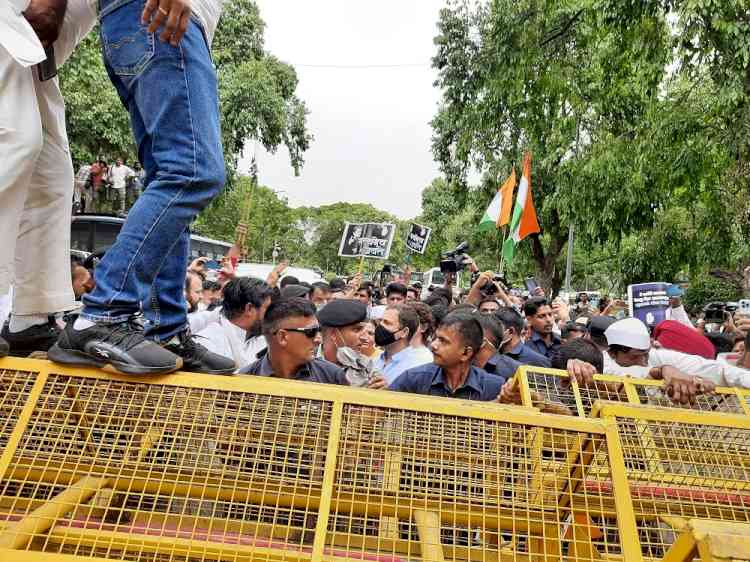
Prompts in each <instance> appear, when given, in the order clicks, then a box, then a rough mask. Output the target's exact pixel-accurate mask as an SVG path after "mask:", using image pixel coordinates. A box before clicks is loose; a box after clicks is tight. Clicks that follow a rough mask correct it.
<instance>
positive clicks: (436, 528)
mask: <svg viewBox="0 0 750 562" xmlns="http://www.w3.org/2000/svg"><path fill="white" fill-rule="evenodd" d="M414 522H415V523H416V524H417V531H418V532H419V544H420V545H421V547H422V562H445V555H444V554H443V547H442V545H441V544H440V517H439V516H438V514H437V513H435V512H434V511H425V510H422V509H417V510H415V511H414Z"/></svg>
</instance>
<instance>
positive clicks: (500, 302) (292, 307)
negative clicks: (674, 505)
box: [4, 257, 750, 413]
mask: <svg viewBox="0 0 750 562" xmlns="http://www.w3.org/2000/svg"><path fill="white" fill-rule="evenodd" d="M206 263H207V260H206V259H205V258H198V259H196V260H194V261H193V262H192V263H191V264H190V266H189V268H188V271H187V275H186V277H185V280H184V284H183V287H182V288H183V295H184V299H185V302H186V303H187V308H188V310H187V318H188V323H189V326H190V330H189V333H190V335H189V336H188V337H187V339H188V340H189V343H187V342H183V344H185V345H189V346H190V347H191V349H192V355H191V357H190V361H189V362H188V361H185V363H184V364H183V365H182V366H181V367H182V368H183V369H186V370H192V371H196V372H201V373H206V374H223V375H229V374H232V375H239V376H243V375H251V376H266V377H275V378H279V379H293V380H301V381H312V382H317V383H328V384H339V385H348V386H358V387H367V388H371V389H388V390H391V391H398V392H410V393H415V394H424V395H432V396H443V397H454V398H464V399H468V400H481V401H498V402H501V403H509V404H520V402H521V396H520V392H519V389H518V386H517V384H516V382H515V381H514V379H513V376H514V374H515V373H516V371H517V369H518V368H519V367H520V366H522V365H528V366H532V367H546V368H557V369H563V370H565V371H567V373H568V374H569V378H568V379H567V380H569V379H570V378H574V379H575V380H576V382H577V383H578V384H579V385H591V384H596V383H595V382H594V378H593V375H594V374H595V373H607V374H616V375H628V376H631V377H637V378H651V379H658V380H663V381H664V386H665V391H666V394H667V395H668V396H669V397H670V398H671V399H672V400H674V401H676V402H680V403H689V402H693V401H694V400H695V399H696V397H697V396H698V395H700V394H704V393H711V392H713V391H714V388H715V387H716V386H737V387H743V388H750V317H745V316H741V315H737V316H736V317H735V318H733V319H732V323H731V326H732V328H731V330H725V331H723V332H721V333H720V334H719V336H718V337H717V336H716V334H714V333H708V332H705V327H704V326H703V325H701V324H699V325H698V326H694V325H693V324H692V323H691V321H690V319H689V318H687V317H685V318H683V317H682V310H681V309H682V302H681V300H680V295H679V292H678V291H677V290H673V289H671V290H670V292H671V294H672V296H671V308H672V314H670V315H669V316H670V317H669V319H667V320H664V321H663V322H661V323H659V324H658V325H657V326H656V327H655V329H653V330H652V331H649V329H648V328H647V327H646V325H645V324H644V323H643V322H641V321H640V320H638V319H635V318H627V317H626V318H620V319H618V318H616V317H615V316H618V317H622V316H623V313H622V306H621V305H622V303H617V304H616V306H609V305H604V306H602V307H595V306H592V305H591V304H589V301H588V296H587V295H585V294H583V295H581V298H579V302H577V303H576V304H575V305H573V306H569V305H568V303H566V302H564V301H563V300H561V299H559V298H557V299H552V300H549V299H547V298H546V297H545V295H544V294H543V290H541V289H537V290H536V291H535V292H534V294H530V295H528V296H526V297H523V296H519V295H517V294H511V293H510V292H508V291H506V290H505V288H504V287H503V286H502V285H501V284H499V283H498V282H497V281H495V280H494V279H493V274H492V273H490V272H487V273H481V274H478V275H477V276H476V281H475V282H474V284H473V286H472V287H471V289H470V290H468V291H462V292H459V291H457V290H455V288H454V287H452V286H451V285H450V284H448V285H446V286H443V287H434V288H432V290H431V291H429V293H428V294H427V296H426V298H424V299H420V295H421V294H422V292H423V291H422V287H421V286H420V285H419V284H418V283H417V284H414V285H410V284H409V283H408V281H409V279H408V277H407V278H400V279H397V280H395V281H393V282H391V283H389V284H387V285H386V286H385V287H378V286H376V285H375V284H374V283H373V282H372V281H367V280H364V279H363V277H362V275H361V274H357V275H354V276H352V277H351V278H349V279H343V278H334V279H331V280H330V281H329V282H322V281H321V282H316V283H312V284H309V283H305V282H303V281H300V280H299V279H297V278H295V277H293V276H291V275H286V276H284V275H283V272H284V269H285V267H286V264H284V263H281V264H279V265H278V266H276V267H275V268H274V269H273V271H272V272H271V273H270V274H269V276H268V278H267V279H265V280H261V279H256V278H252V277H238V276H237V275H236V273H235V267H234V265H233V264H234V261H233V260H232V258H231V257H227V258H226V259H225V260H224V262H223V264H222V269H221V270H220V271H219V272H218V273H217V272H215V271H213V270H207V269H206ZM87 266H88V267H92V266H93V265H92V264H91V263H89V264H82V263H80V262H78V261H75V260H74V261H73V262H72V265H71V277H72V279H73V290H74V293H75V295H76V297H77V298H78V299H80V298H82V297H83V296H84V295H86V294H88V293H90V292H91V291H93V290H94V289H95V281H94V275H93V274H92V273H93V272H92V271H90V269H89V268H88V267H87ZM407 276H408V273H407ZM613 304H614V303H613ZM612 311H615V312H614V313H612ZM135 321H136V322H147V321H148V320H147V319H146V318H145V317H143V318H140V319H137V320H135ZM6 328H7V327H6ZM60 329H61V327H57V328H56V332H55V334H54V335H53V336H48V337H36V338H32V340H33V341H28V340H27V341H21V342H19V340H18V338H13V334H7V333H6V334H4V335H6V337H8V336H9V339H10V343H11V348H13V347H14V344H16V345H18V344H19V343H20V344H21V345H18V347H17V348H16V349H14V350H13V349H12V351H14V352H16V354H25V353H28V352H30V351H35V352H37V353H38V352H39V351H46V350H51V352H50V354H49V356H50V358H51V359H53V360H56V359H57V360H58V361H59V360H60V353H59V349H60V347H61V346H60V342H59V341H58V339H62V340H63V341H64V338H65V335H66V333H69V332H70V326H66V327H64V328H62V332H60ZM133 343H134V342H132V341H130V340H129V338H128V334H127V332H125V331H123V332H122V338H121V340H120V341H119V342H114V341H110V343H109V344H108V347H106V349H105V351H107V352H108V355H109V357H104V356H101V355H99V356H96V355H94V354H95V353H96V352H93V353H92V356H94V357H96V363H97V366H100V367H106V368H109V369H114V370H116V371H120V372H125V373H132V374H143V373H151V372H164V369H162V368H161V365H160V361H161V358H160V357H154V356H153V355H152V354H149V353H143V351H142V350H139V349H138V343H137V342H135V345H133ZM55 349H57V350H58V353H57V357H56V354H55ZM164 349H165V350H168V349H169V347H168V346H164ZM6 351H7V349H6ZM722 351H731V352H733V353H734V356H733V357H734V358H733V359H731V360H726V358H722V357H719V358H717V356H719V355H720V354H721V352H722ZM722 355H726V354H722ZM125 357H126V359H125V360H123V358H125ZM61 362H63V363H69V364H71V363H72V364H83V365H90V364H92V362H91V361H90V360H89V358H88V357H87V356H85V355H83V354H81V355H77V354H72V355H71V354H68V355H65V354H63V357H62V361H61ZM176 368H177V367H176V366H175V368H174V369H176ZM174 369H171V370H174ZM564 380H565V379H564ZM533 399H534V400H535V404H536V405H537V406H538V407H540V408H542V409H543V410H546V411H551V412H555V413H571V409H572V408H574V406H573V405H570V404H567V405H566V404H562V403H554V402H552V403H550V402H549V400H545V399H544V398H543V397H542V396H541V395H538V394H536V393H534V395H533Z"/></svg>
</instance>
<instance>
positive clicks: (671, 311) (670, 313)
mask: <svg viewBox="0 0 750 562" xmlns="http://www.w3.org/2000/svg"><path fill="white" fill-rule="evenodd" d="M664 317H665V318H666V319H667V320H676V321H677V322H679V323H680V324H685V326H690V327H691V328H692V327H693V323H692V322H691V321H690V316H688V313H687V312H685V307H684V306H682V305H680V306H678V307H677V308H672V307H671V306H670V307H669V308H668V309H667V312H666V314H665V316H664Z"/></svg>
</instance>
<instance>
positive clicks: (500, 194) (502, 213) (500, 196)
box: [479, 168, 516, 231]
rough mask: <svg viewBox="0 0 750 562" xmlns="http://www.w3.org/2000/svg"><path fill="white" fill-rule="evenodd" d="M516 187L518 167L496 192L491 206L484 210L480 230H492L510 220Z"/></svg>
mask: <svg viewBox="0 0 750 562" xmlns="http://www.w3.org/2000/svg"><path fill="white" fill-rule="evenodd" d="M515 187H516V169H515V168H513V171H512V172H511V174H510V177H509V178H508V179H507V180H505V183H504V184H503V185H502V187H501V188H500V189H498V190H497V193H495V197H493V198H492V201H491V202H490V206H489V207H487V210H486V211H485V212H484V216H483V217H482V220H481V221H479V230H480V231H482V230H490V229H493V228H500V227H501V226H503V225H506V224H508V222H510V210H511V208H512V206H513V189H514V188H515Z"/></svg>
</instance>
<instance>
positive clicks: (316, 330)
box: [274, 326, 320, 339]
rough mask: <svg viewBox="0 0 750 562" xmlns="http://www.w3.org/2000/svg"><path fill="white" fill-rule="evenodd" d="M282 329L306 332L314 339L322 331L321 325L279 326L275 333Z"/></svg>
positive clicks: (306, 334)
mask: <svg viewBox="0 0 750 562" xmlns="http://www.w3.org/2000/svg"><path fill="white" fill-rule="evenodd" d="M281 330H285V331H287V332H297V333H299V334H305V336H307V337H308V338H310V339H313V338H314V337H315V336H317V335H318V334H319V333H320V326H310V327H309V328H279V329H278V330H276V331H275V332H274V335H276V334H278V333H279V332H280V331H281Z"/></svg>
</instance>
